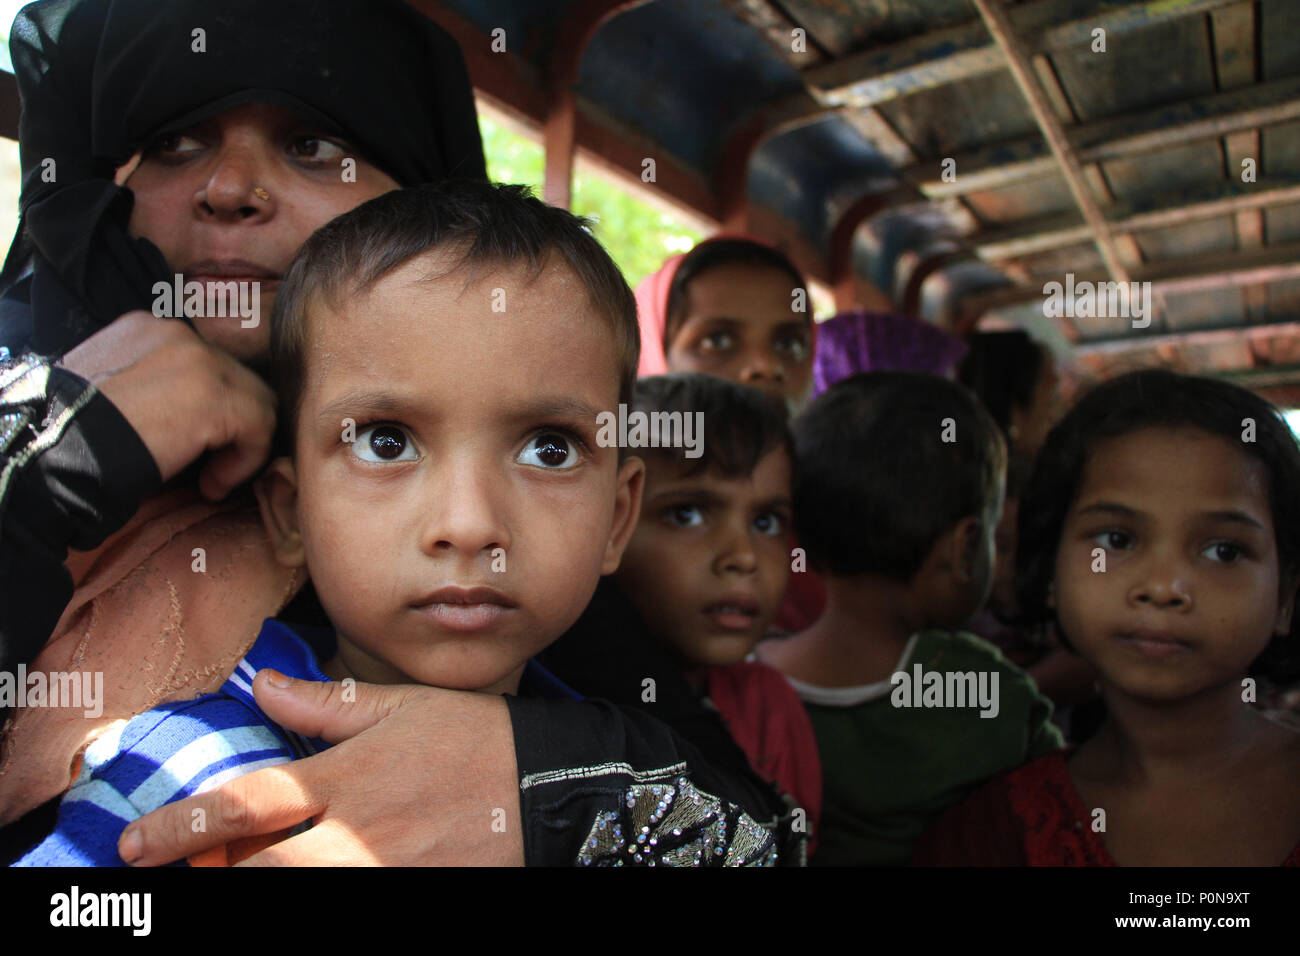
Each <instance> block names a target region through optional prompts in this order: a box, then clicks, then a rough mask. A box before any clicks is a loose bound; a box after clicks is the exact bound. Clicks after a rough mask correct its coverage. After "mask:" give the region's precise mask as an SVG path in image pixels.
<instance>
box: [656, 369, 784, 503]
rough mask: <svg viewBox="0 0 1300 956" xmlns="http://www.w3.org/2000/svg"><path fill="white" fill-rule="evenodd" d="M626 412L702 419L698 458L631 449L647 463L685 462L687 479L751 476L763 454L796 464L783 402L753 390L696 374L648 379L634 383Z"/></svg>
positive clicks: (674, 451) (675, 451)
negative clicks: (778, 452)
mask: <svg viewBox="0 0 1300 956" xmlns="http://www.w3.org/2000/svg"><path fill="white" fill-rule="evenodd" d="M631 408H632V410H633V411H640V412H645V413H646V414H647V415H652V414H655V413H662V414H669V415H671V414H674V413H680V414H681V415H682V416H686V415H690V414H693V413H695V412H701V413H702V414H703V415H704V435H703V447H702V448H701V455H700V457H699V458H686V457H685V456H684V455H683V452H682V449H678V448H638V449H633V450H632V453H633V454H635V455H637V456H638V457H640V458H644V459H647V462H649V461H650V460H652V459H654V458H656V457H658V458H664V459H669V458H671V459H672V460H673V461H675V462H680V463H684V464H685V465H686V466H687V467H686V469H685V474H688V475H696V474H700V473H701V472H705V471H712V472H716V473H718V474H720V475H721V476H722V477H724V478H741V477H745V476H747V475H750V474H752V473H753V471H754V469H755V468H756V467H758V463H759V462H760V461H761V460H762V459H763V457H764V456H765V455H767V454H768V453H769V452H771V451H773V450H775V449H778V448H781V449H784V450H785V453H786V455H787V456H788V457H789V459H790V465H791V467H792V468H793V467H794V465H795V456H794V437H793V436H792V435H791V433H790V422H789V413H788V412H787V410H786V405H785V402H783V401H782V400H781V399H780V398H778V397H777V396H774V395H769V394H768V393H766V392H762V391H759V390H758V389H756V388H749V387H747V386H745V385H738V384H736V383H735V382H730V381H727V380H726V379H721V378H715V377H714V376H712V375H702V374H700V373H697V372H675V373H672V374H668V375H648V376H646V377H645V378H639V379H637V382H636V389H635V392H634V397H633V402H632V406H631Z"/></svg>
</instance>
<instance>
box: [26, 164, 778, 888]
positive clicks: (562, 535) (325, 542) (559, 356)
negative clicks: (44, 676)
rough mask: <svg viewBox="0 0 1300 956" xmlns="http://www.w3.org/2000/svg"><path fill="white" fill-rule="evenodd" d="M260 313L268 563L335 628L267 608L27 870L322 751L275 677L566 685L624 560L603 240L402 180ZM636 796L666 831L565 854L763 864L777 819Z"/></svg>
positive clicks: (622, 316) (630, 521)
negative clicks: (563, 675) (305, 581)
mask: <svg viewBox="0 0 1300 956" xmlns="http://www.w3.org/2000/svg"><path fill="white" fill-rule="evenodd" d="M272 323H273V329H272V355H273V362H274V365H275V373H276V378H277V384H278V387H279V392H280V400H281V423H282V425H283V426H284V435H285V440H286V445H285V451H286V452H287V454H286V455H285V457H281V458H278V459H276V460H274V461H273V462H272V463H271V464H270V465H269V466H268V469H267V471H266V473H265V474H264V476H263V477H262V479H261V480H260V482H259V486H258V499H259V503H260V505H261V509H262V515H263V520H264V522H265V524H266V527H267V530H268V533H269V534H270V537H271V540H272V543H273V545H274V547H275V549H276V554H277V557H278V559H279V560H280V561H281V562H283V563H285V564H287V565H290V566H293V567H296V568H303V569H305V570H306V571H307V572H308V573H309V574H310V576H311V579H312V583H313V585H314V587H315V591H316V594H317V595H318V597H319V600H320V605H321V607H322V608H323V609H324V611H325V612H326V614H327V615H328V618H329V623H330V625H331V626H330V628H329V629H328V631H327V632H326V635H325V641H320V640H317V642H316V643H315V644H314V645H309V644H308V643H307V642H306V641H304V640H303V638H302V636H299V635H298V634H295V633H294V632H293V631H292V630H290V629H289V628H288V627H286V626H285V625H284V624H282V623H280V622H278V621H267V622H266V623H265V624H264V626H263V629H262V632H261V634H260V635H259V636H258V638H257V640H256V642H255V643H254V644H253V646H252V647H251V648H250V649H249V650H248V652H247V653H246V654H245V656H244V658H243V659H242V660H241V661H240V662H239V664H238V666H237V667H236V668H235V671H234V673H233V674H232V675H231V677H230V679H229V680H228V681H227V682H226V683H225V685H223V687H222V688H221V690H220V691H218V692H217V693H215V694H209V695H205V696H202V697H199V698H196V699H193V700H188V701H179V702H175V703H170V704H164V705H162V706H160V707H158V708H155V709H154V710H151V711H148V712H146V713H144V714H141V715H139V716H137V717H135V718H134V719H132V720H130V721H128V722H126V723H124V724H123V725H122V726H121V727H120V728H119V729H118V730H117V731H116V732H110V733H108V734H105V735H104V736H103V737H101V738H100V739H98V740H96V741H95V742H94V743H93V744H92V745H91V746H90V747H89V748H88V749H87V751H86V753H85V758H84V763H83V766H82V768H81V770H80V773H79V775H78V777H77V779H76V781H75V783H74V785H73V787H72V789H71V790H70V791H69V792H68V794H67V795H66V796H65V798H64V799H63V801H62V803H61V805H60V808H59V821H58V824H57V826H56V828H55V830H54V832H53V834H52V835H51V836H50V837H49V838H47V839H46V840H45V841H43V842H42V843H41V844H39V845H38V846H36V847H35V848H34V849H33V850H31V851H30V852H29V853H28V854H27V856H26V857H25V858H24V859H23V860H22V861H21V862H22V863H24V864H27V865H41V864H79V865H86V864H98V865H116V864H120V862H121V861H120V859H119V857H118V853H117V842H118V838H119V835H120V834H121V833H122V830H123V828H124V827H125V826H126V824H127V823H128V822H130V821H131V820H133V819H135V818H136V817H138V816H141V815H143V814H144V813H147V812H150V811H152V810H154V809H156V808H157V807H159V806H162V805H163V804H165V803H170V802H172V801H174V800H178V799H181V798H183V797H186V796H189V795H191V794H194V793H198V792H202V791H204V790H206V789H210V788H212V787H214V786H216V785H218V784H219V783H221V782H222V781H224V780H226V779H228V778H230V777H233V776H237V775H239V774H242V773H247V772H249V771H251V770H254V769H257V768H259V767H263V766H268V765H271V764H276V763H282V762H285V761H287V760H291V759H294V758H295V757H298V756H302V755H304V754H306V753H310V752H312V751H313V750H314V749H319V748H320V747H322V746H324V743H323V742H322V741H308V740H303V739H302V738H300V737H298V736H297V735H294V734H291V733H287V732H286V731H284V730H283V729H282V728H280V727H278V726H276V725H275V724H274V723H272V722H271V721H270V720H269V719H268V718H267V717H266V716H265V715H264V714H262V713H261V711H260V710H259V709H258V708H257V705H256V702H255V701H254V699H253V696H252V693H251V688H250V684H251V681H252V678H253V677H254V675H255V674H256V672H257V671H258V670H261V669H263V668H270V669H275V670H278V671H281V672H283V673H285V674H287V675H289V676H291V677H296V678H300V679H307V680H317V681H324V680H328V679H331V678H332V679H335V680H346V679H349V678H351V679H355V680H359V681H367V682H371V683H407V684H410V683H421V684H429V685H434V686H438V687H444V688H451V689H459V690H476V691H481V692H484V693H494V694H518V695H524V696H527V695H531V696H550V697H555V696H560V697H563V696H575V695H573V693H572V692H571V691H569V690H568V689H567V688H566V687H564V685H562V684H560V683H559V682H558V681H557V680H555V679H554V678H553V677H551V676H550V675H549V674H548V673H546V672H545V671H543V670H542V669H541V668H540V667H539V666H537V665H536V664H534V663H533V662H532V660H531V659H532V658H533V656H534V655H535V654H537V652H538V651H540V650H541V649H542V648H544V647H546V646H547V644H549V643H550V642H551V641H553V640H555V639H556V638H557V637H558V636H559V635H560V634H562V633H563V632H564V631H565V630H566V629H567V628H568V627H569V626H570V625H571V624H572V623H573V622H574V620H575V619H576V618H577V617H578V616H579V614H580V613H581V612H582V610H583V608H584V607H585V605H586V604H587V602H588V601H589V600H590V598H591V595H592V593H593V591H594V590H595V587H596V583H597V580H598V579H599V578H600V576H601V575H602V574H608V573H610V572H612V571H614V570H615V569H616V568H617V566H618V563H619V560H620V558H621V556H622V553H623V549H624V547H625V546H626V544H627V541H628V538H629V536H630V535H631V533H632V529H633V527H634V525H635V523H636V519H637V514H638V511H639V504H640V497H641V483H642V473H643V469H642V464H641V461H640V460H639V459H637V458H632V457H627V456H625V455H624V454H623V453H622V451H621V450H619V449H618V448H612V447H603V446H602V445H601V444H600V443H599V442H598V441H597V430H598V429H597V422H598V416H599V414H600V413H601V412H602V411H605V410H608V409H611V408H614V407H616V403H618V402H619V401H622V402H627V401H628V400H629V399H630V397H631V389H632V382H633V378H634V375H635V370H636V367H637V350H638V336H637V324H636V311H635V304H634V301H633V298H632V295H631V291H630V290H629V289H628V287H627V285H626V283H625V282H624V281H623V279H622V276H621V275H620V274H619V272H618V270H617V267H616V266H615V265H614V264H613V262H612V261H611V260H610V259H609V257H608V256H607V255H606V254H605V252H604V250H602V249H601V247H600V245H599V243H597V242H596V241H595V240H594V239H593V238H592V237H591V236H590V235H589V234H588V233H586V232H585V231H584V230H583V228H582V226H581V222H580V220H578V219H576V218H575V217H573V216H571V215H570V214H568V213H567V212H565V211H563V210H559V209H554V208H551V207H547V206H545V205H543V204H542V203H540V202H538V201H537V200H535V199H533V198H531V197H530V196H528V194H527V191H526V190H523V189H521V188H520V187H494V186H489V185H487V184H482V183H443V184H440V185H438V186H433V187H421V188H418V189H409V190H404V191H395V192H391V193H388V194H386V195H384V196H381V197H380V198H378V199H375V200H372V201H370V202H368V203H366V204H363V205H361V206H359V207H357V208H356V209H354V210H352V211H351V212H349V213H347V214H345V215H344V216H341V217H339V218H338V219H335V220H334V221H333V222H331V223H330V224H328V225H327V226H325V227H323V228H322V229H321V230H320V231H318V232H317V233H316V234H315V235H314V236H313V237H312V238H311V239H310V240H309V241H308V242H307V244H306V245H305V246H304V247H303V249H302V251H301V252H300V254H299V257H298V259H297V260H296V262H295V264H294V266H293V267H292V269H291V270H290V272H289V273H288V274H287V275H286V277H285V280H284V284H283V287H282V288H281V290H280V292H279V294H278V295H277V297H276V302H275V311H274V315H273V317H272ZM318 637H319V636H318ZM329 644H333V648H332V652H322V651H321V650H320V648H321V647H323V646H328V645H329ZM318 660H319V661H320V663H319V664H318ZM346 687H347V685H346V684H344V687H343V693H346ZM345 699H346V698H345ZM429 732H430V733H437V728H430V730H429ZM648 789H649V790H653V791H654V794H655V799H657V800H658V801H659V804H658V807H657V809H656V808H655V805H654V801H653V800H651V801H650V803H649V807H650V809H651V810H652V811H653V813H652V818H651V821H650V823H651V824H652V825H656V824H662V825H663V827H665V828H667V829H666V830H665V832H664V833H663V834H660V839H659V840H658V841H657V842H658V846H657V847H650V848H646V847H634V848H633V849H634V850H635V851H636V854H635V855H634V854H630V853H629V851H628V850H627V849H626V847H625V846H624V845H623V844H624V842H625V841H622V840H620V837H619V834H618V832H617V830H618V827H617V826H613V827H605V828H603V829H602V826H601V824H600V823H597V824H596V825H595V826H594V828H593V831H592V834H591V837H590V838H589V839H588V840H587V841H586V842H585V843H584V845H583V846H582V847H581V848H579V847H575V848H574V854H575V858H576V862H582V863H605V862H611V861H614V860H615V859H617V861H618V862H645V861H643V860H642V859H641V857H642V856H645V857H646V858H647V860H648V859H649V858H650V857H651V856H653V857H654V858H655V859H658V860H659V861H660V862H665V863H669V862H688V863H689V862H694V861H697V860H698V859H699V856H700V853H699V851H700V846H701V845H702V844H705V843H707V845H708V846H709V847H710V860H709V862H726V863H742V862H753V861H759V860H762V861H766V862H770V857H771V856H772V851H771V847H772V838H771V834H770V833H768V832H767V831H765V830H763V829H762V828H761V827H758V826H757V824H754V823H753V821H752V820H750V818H749V817H748V816H746V815H745V814H743V813H741V812H735V813H733V812H732V810H733V809H734V808H731V807H730V806H729V805H726V804H725V803H723V804H718V805H717V806H715V807H714V808H713V809H715V810H718V811H719V812H709V811H708V807H709V805H710V804H711V803H714V804H716V803H717V801H715V800H707V799H706V800H703V801H701V800H700V799H699V798H700V796H701V794H700V791H698V790H694V788H693V787H692V786H691V784H690V783H689V781H688V780H686V779H685V778H680V779H676V780H672V781H668V782H667V783H666V784H665V785H664V786H662V787H659V786H654V787H648ZM703 796H704V797H707V796H708V795H707V794H704V795H703ZM631 799H632V798H631V797H629V800H631ZM646 799H647V800H649V799H650V797H649V795H647V797H646ZM701 803H703V804H704V806H705V808H706V812H701V809H700V806H701ZM639 805H640V804H638V806H639ZM606 816H617V815H616V814H606ZM602 819H603V818H602ZM720 821H721V823H722V826H723V827H725V831H726V832H725V837H722V838H717V836H716V831H717V829H718V825H719V822H720ZM491 822H492V819H491V814H490V808H485V810H484V825H485V826H490V825H491ZM606 829H609V830H611V831H612V832H610V833H606V832H605V830H606ZM705 834H709V835H710V836H709V839H707V840H705V839H704V835H705ZM279 836H280V835H276V836H275V837H274V838H273V839H275V838H278V837H279ZM272 842H273V840H272ZM652 842H654V841H652ZM246 849H247V848H246V847H245V848H239V847H235V846H234V845H232V846H230V847H226V848H219V849H218V850H217V851H214V853H215V855H216V858H215V859H204V860H203V861H202V862H215V863H224V862H233V861H234V860H236V859H237V858H239V856H240V854H241V852H243V851H244V850H246ZM715 851H716V853H715ZM206 856H208V855H206V854H205V857H206ZM715 856H716V859H714V857H715ZM358 862H382V861H377V860H369V861H365V860H359V861H358Z"/></svg>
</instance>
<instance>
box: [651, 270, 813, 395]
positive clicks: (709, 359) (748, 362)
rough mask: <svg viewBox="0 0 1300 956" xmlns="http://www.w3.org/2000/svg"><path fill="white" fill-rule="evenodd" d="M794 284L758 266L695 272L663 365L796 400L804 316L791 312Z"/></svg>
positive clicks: (802, 389) (804, 364)
mask: <svg viewBox="0 0 1300 956" xmlns="http://www.w3.org/2000/svg"><path fill="white" fill-rule="evenodd" d="M795 288H796V287H795V286H794V285H793V284H792V283H791V281H790V276H787V275H786V274H785V273H784V272H782V271H781V270H779V269H768V268H763V267H761V266H751V265H723V266H716V267H714V268H712V269H710V270H709V271H707V272H705V273H702V274H701V275H699V276H696V277H695V278H694V279H692V280H691V282H690V284H689V285H688V286H687V287H686V313H685V317H684V318H683V319H682V321H681V323H680V325H679V326H678V327H677V329H676V331H674V332H673V333H672V337H671V341H670V342H669V343H668V348H667V349H666V350H665V351H666V352H667V359H668V368H669V370H670V371H673V372H703V373H705V374H707V375H715V376H717V377H718V378H725V379H728V380H730V381H732V382H739V383H740V384H741V385H749V386H752V387H754V388H761V389H763V390H764V391H767V392H771V393H773V394H775V395H779V396H781V397H782V398H786V399H790V400H793V401H799V400H801V399H803V398H804V396H805V395H806V394H807V393H808V388H809V385H810V384H811V383H812V321H811V318H810V316H809V313H807V312H795V311H794V304H795V302H796V301H797V300H796V298H795V296H794V291H795ZM800 291H803V290H800ZM802 298H803V299H804V300H805V302H806V298H807V293H804V295H803V297H802Z"/></svg>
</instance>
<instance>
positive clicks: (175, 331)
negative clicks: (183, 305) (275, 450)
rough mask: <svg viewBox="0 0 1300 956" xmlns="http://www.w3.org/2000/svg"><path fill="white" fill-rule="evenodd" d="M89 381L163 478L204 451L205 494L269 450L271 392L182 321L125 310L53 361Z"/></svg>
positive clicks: (230, 483) (255, 464)
mask: <svg viewBox="0 0 1300 956" xmlns="http://www.w3.org/2000/svg"><path fill="white" fill-rule="evenodd" d="M59 364H60V365H62V366H63V367H64V368H66V369H67V370H68V371H70V372H72V373H74V374H76V375H80V376H81V377H82V378H84V379H86V380H88V381H89V382H91V383H92V384H94V385H95V387H96V388H98V389H99V391H100V392H101V393H102V394H103V395H104V397H105V398H107V399H108V400H109V401H111V402H112V403H113V404H114V405H115V406H116V407H117V410H118V411H119V412H121V413H122V416H123V417H124V418H125V419H126V420H127V422H128V423H130V425H131V427H132V428H133V429H135V431H136V434H138V435H139V436H140V439H141V441H143V442H144V444H145V447H147V448H148V449H149V453H150V454H151V455H153V459H154V462H155V464H157V466H158V471H159V473H160V474H161V475H162V478H163V481H167V480H168V479H170V478H172V477H173V476H175V475H176V474H178V473H179V472H181V471H182V470H184V469H185V468H186V467H187V466H188V465H189V464H190V463H191V462H193V461H195V460H196V459H197V458H198V457H199V456H200V455H202V454H203V453H204V452H206V451H214V452H216V454H215V455H213V456H212V458H211V460H209V461H208V462H207V464H206V465H205V466H204V468H203V471H202V473H201V474H200V476H199V490H200V491H201V492H202V493H203V495H204V496H205V497H207V498H209V499H210V500H213V501H218V500H220V499H221V498H224V497H225V496H226V495H228V494H229V493H230V492H231V491H233V490H234V489H235V488H236V487H238V486H239V485H240V484H242V483H243V482H245V481H247V480H248V479H249V478H251V477H253V475H255V474H256V473H257V470H258V469H259V468H260V467H261V466H262V464H263V463H264V462H265V461H266V459H267V457H268V456H269V455H270V451H271V439H272V437H273V436H274V433H275V407H276V406H275V394H274V393H273V392H272V391H271V389H270V388H269V387H268V386H267V385H266V383H265V382H263V381H262V380H261V379H260V378H258V377H257V375H256V374H255V373H253V372H252V371H250V370H249V369H247V368H245V367H244V366H243V365H241V364H239V362H238V361H236V360H235V359H234V358H232V357H231V356H230V355H228V354H226V353H225V352H222V351H221V350H220V349H217V348H214V347H213V346H211V345H208V344H207V343H206V342H204V341H203V340H202V339H201V338H199V336H198V334H197V333H195V332H194V330H193V329H191V328H190V327H189V326H188V325H186V324H185V323H184V322H179V321H177V320H175V319H159V318H155V317H154V316H152V315H150V314H149V313H148V312H128V313H127V314H126V315H124V316H122V317H121V318H119V319H118V320H117V321H115V322H113V323H111V324H110V325H107V326H105V327H104V328H102V329H100V330H99V331H98V332H96V333H95V334H94V335H92V336H91V337H90V338H88V339H86V341H84V342H82V343H81V344H80V345H78V346H77V347H76V348H75V349H73V350H72V351H71V352H69V353H68V354H67V355H65V356H64V357H63V360H62V361H61V362H60V363H59Z"/></svg>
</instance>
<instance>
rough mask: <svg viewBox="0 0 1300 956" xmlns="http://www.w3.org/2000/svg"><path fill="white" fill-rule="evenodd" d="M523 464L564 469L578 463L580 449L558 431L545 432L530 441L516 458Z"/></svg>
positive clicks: (556, 469)
mask: <svg viewBox="0 0 1300 956" xmlns="http://www.w3.org/2000/svg"><path fill="white" fill-rule="evenodd" d="M515 460H516V461H517V462H519V463H520V464H523V465H533V466H535V467H538V468H546V469H548V470H550V471H563V470H567V469H569V468H573V467H574V466H576V465H577V464H578V461H579V456H578V450H577V449H576V448H574V447H573V442H571V441H570V440H569V439H568V438H566V437H565V436H563V435H561V434H559V433H558V432H545V433H544V434H541V435H538V436H537V437H536V438H534V439H532V440H531V441H529V443H528V444H527V445H526V446H524V450H523V451H521V452H520V453H519V457H518V458H516V459H515Z"/></svg>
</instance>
